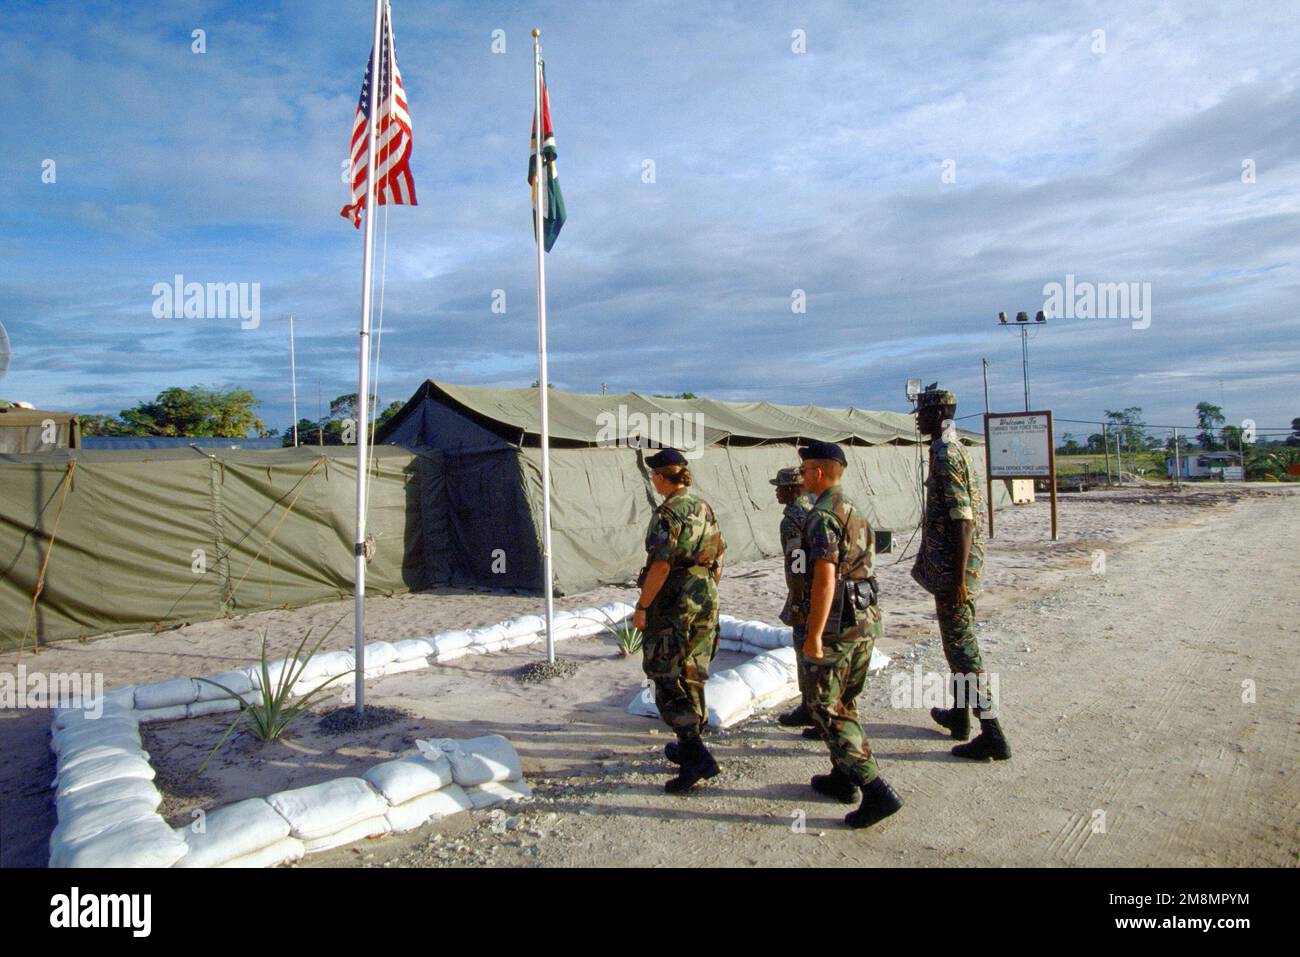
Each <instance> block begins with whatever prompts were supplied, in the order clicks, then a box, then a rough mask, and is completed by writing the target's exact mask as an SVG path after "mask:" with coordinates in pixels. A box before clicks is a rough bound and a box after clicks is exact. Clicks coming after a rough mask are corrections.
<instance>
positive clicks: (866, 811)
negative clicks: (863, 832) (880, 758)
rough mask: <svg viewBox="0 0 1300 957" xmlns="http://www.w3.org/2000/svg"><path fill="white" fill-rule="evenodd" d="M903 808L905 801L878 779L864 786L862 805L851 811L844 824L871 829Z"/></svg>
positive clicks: (883, 780)
mask: <svg viewBox="0 0 1300 957" xmlns="http://www.w3.org/2000/svg"><path fill="white" fill-rule="evenodd" d="M902 806H903V799H902V798H900V797H899V796H898V795H897V794H895V793H894V789H893V788H891V787H890V786H889V785H888V784H886V783H885V779H884V778H882V777H877V778H875V779H873V780H872V781H871V783H869V784H864V785H862V804H861V805H859V807H858V809H857V810H856V811H850V812H849V813H848V814H846V815H845V816H844V823H845V824H847V825H848V826H849V827H871V825H873V824H875V823H876V822H877V821H883V820H884V819H885V818H887V817H889V815H891V814H893V813H894V812H895V811H897V810H898V809H899V808H900V807H902Z"/></svg>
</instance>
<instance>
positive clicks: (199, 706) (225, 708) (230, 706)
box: [185, 698, 240, 718]
mask: <svg viewBox="0 0 1300 957" xmlns="http://www.w3.org/2000/svg"><path fill="white" fill-rule="evenodd" d="M239 708H240V702H238V701H236V700H235V699H234V698H223V699H221V700H219V701H196V702H194V703H193V704H191V705H186V707H185V717H187V718H201V717H203V716H204V715H208V714H227V713H229V712H231V711H238V710H239Z"/></svg>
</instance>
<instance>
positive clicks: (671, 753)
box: [664, 741, 682, 764]
mask: <svg viewBox="0 0 1300 957" xmlns="http://www.w3.org/2000/svg"><path fill="white" fill-rule="evenodd" d="M664 757H665V758H667V759H668V761H669V763H671V764H681V763H682V746H681V744H680V743H678V742H676V741H669V742H668V743H667V744H665V745H664Z"/></svg>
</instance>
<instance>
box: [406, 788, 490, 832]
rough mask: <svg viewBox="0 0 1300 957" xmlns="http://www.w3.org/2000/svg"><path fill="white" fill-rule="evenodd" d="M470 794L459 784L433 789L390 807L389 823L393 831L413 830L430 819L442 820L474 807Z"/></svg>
mask: <svg viewBox="0 0 1300 957" xmlns="http://www.w3.org/2000/svg"><path fill="white" fill-rule="evenodd" d="M473 806H474V805H473V803H472V802H471V801H470V799H469V795H468V794H466V793H465V789H464V788H462V787H461V786H460V785H459V784H449V785H447V786H446V787H445V788H443V789H442V790H441V791H431V792H429V793H428V794H423V795H421V796H420V797H417V798H413V799H412V800H410V801H407V802H405V803H403V804H395V805H393V806H392V807H390V808H389V809H388V824H389V826H390V827H391V828H392V829H393V832H394V833H396V834H400V833H401V832H403V831H413V830H415V829H416V828H417V827H420V826H421V825H423V824H426V823H428V822H429V821H440V820H442V819H443V818H445V817H451V815H453V814H458V813H459V812H461V811H468V810H469V809H470V808H471V807H473Z"/></svg>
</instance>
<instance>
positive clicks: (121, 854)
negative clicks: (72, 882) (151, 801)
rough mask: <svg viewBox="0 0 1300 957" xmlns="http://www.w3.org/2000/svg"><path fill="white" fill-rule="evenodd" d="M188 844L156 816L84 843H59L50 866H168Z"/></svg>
mask: <svg viewBox="0 0 1300 957" xmlns="http://www.w3.org/2000/svg"><path fill="white" fill-rule="evenodd" d="M186 850H188V845H187V844H186V843H185V841H183V840H182V839H181V838H180V837H179V836H178V835H177V834H176V832H175V831H173V830H172V829H171V828H170V827H168V826H167V822H166V821H164V820H163V819H162V818H161V817H159V816H158V815H157V814H152V815H150V816H149V817H146V818H141V819H140V820H138V821H129V822H127V823H125V824H119V825H117V826H116V827H111V828H109V829H108V830H106V831H101V832H100V833H98V834H96V835H95V836H94V837H91V838H87V839H86V840H84V841H68V842H64V843H61V844H59V845H58V846H57V847H55V848H54V850H53V851H52V852H51V854H50V866H51V867H171V866H172V865H173V864H175V863H176V862H177V861H178V860H180V859H181V858H182V857H184V856H185V852H186Z"/></svg>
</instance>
